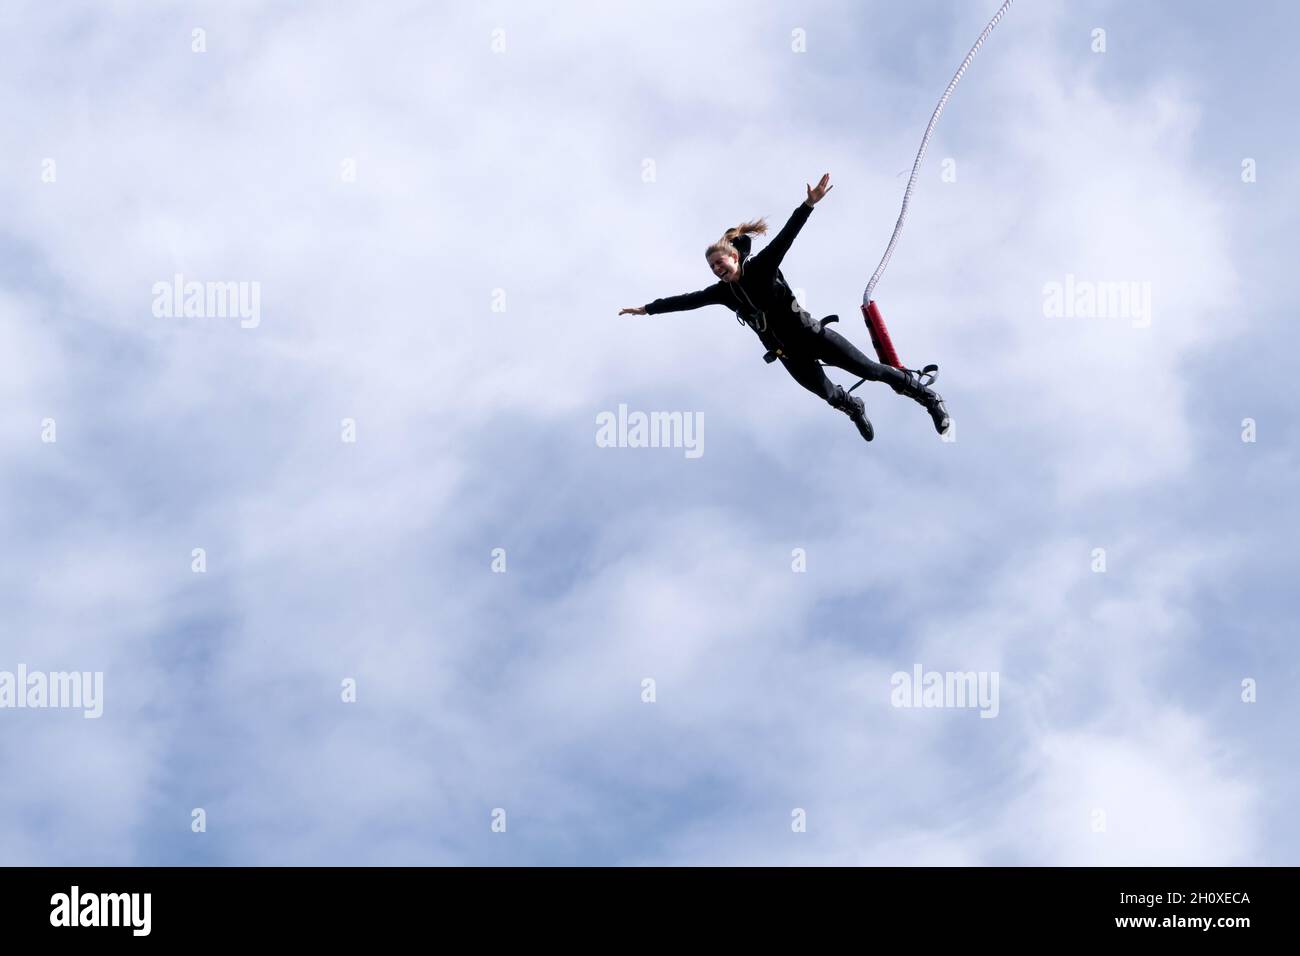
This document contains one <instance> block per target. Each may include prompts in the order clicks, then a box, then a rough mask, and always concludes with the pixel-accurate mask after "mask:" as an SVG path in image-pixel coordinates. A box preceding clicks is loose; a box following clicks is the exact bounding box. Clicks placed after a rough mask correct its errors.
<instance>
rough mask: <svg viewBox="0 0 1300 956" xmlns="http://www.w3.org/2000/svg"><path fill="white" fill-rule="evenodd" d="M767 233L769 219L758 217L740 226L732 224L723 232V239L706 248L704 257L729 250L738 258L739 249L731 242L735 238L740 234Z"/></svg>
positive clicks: (759, 234) (756, 234)
mask: <svg viewBox="0 0 1300 956" xmlns="http://www.w3.org/2000/svg"><path fill="white" fill-rule="evenodd" d="M766 234H767V220H765V219H756V220H754V221H753V222H742V223H741V224H740V225H739V226H732V227H731V228H730V229H728V230H727V231H726V232H724V233H723V234H722V238H721V239H719V240H718V241H717V242H715V243H714V244H713V245H711V246H709V248H707V249H705V250H704V257H705V258H706V259H707V258H708V257H709V256H711V255H713V254H714V253H715V252H729V253H731V254H732V255H734V256H735V257H736V258H740V253H739V251H738V250H737V249H736V247H735V246H733V245H732V244H731V243H732V240H733V239H736V238H737V237H739V236H762V235H766Z"/></svg>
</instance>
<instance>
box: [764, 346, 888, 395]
mask: <svg viewBox="0 0 1300 956" xmlns="http://www.w3.org/2000/svg"><path fill="white" fill-rule="evenodd" d="M791 346H792V348H790V349H789V350H788V351H789V352H790V353H791V354H788V355H783V356H781V364H782V365H784V366H785V370H786V371H787V372H789V373H790V374H791V375H792V376H793V377H794V380H795V381H796V382H798V383H799V384H800V385H802V386H803V387H804V388H806V389H808V391H810V392H812V393H813V394H814V395H820V396H821V397H822V398H824V399H825V400H826V401H828V402H831V403H832V404H834V400H835V399H836V397H837V396H838V395H839V387H838V386H837V385H836V384H835V383H834V382H832V381H831V380H830V379H829V378H827V377H826V373H825V372H823V371H822V367H821V366H820V365H818V364H817V359H822V360H823V361H824V362H825V363H826V364H827V365H832V366H834V367H835V368H842V369H844V371H846V372H852V373H853V374H854V375H856V376H858V378H865V379H867V380H869V381H872V382H886V383H887V384H890V385H902V384H904V383H905V382H906V381H907V377H906V376H905V375H904V374H903V373H902V372H900V371H899V370H898V369H896V368H894V367H893V366H892V365H882V364H881V363H880V362H873V361H872V360H871V359H869V358H867V357H866V356H865V355H863V354H862V352H861V351H860V350H859V349H858V347H857V346H856V345H854V344H853V343H852V342H850V341H849V340H848V339H846V338H845V337H844V336H842V335H840V334H839V333H838V332H836V331H835V330H834V329H830V328H823V329H822V331H821V334H820V335H817V334H814V333H812V332H809V333H808V334H807V335H801V336H799V338H798V340H797V341H796V342H791Z"/></svg>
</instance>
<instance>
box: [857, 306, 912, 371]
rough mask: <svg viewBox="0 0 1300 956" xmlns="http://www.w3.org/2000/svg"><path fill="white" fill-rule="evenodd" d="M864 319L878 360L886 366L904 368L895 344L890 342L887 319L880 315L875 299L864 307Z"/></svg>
mask: <svg viewBox="0 0 1300 956" xmlns="http://www.w3.org/2000/svg"><path fill="white" fill-rule="evenodd" d="M862 318H863V319H864V320H865V321H866V323H867V331H868V332H870V333H871V344H872V345H874V346H875V348H876V358H878V359H880V361H882V362H884V363H885V364H886V365H892V366H894V368H902V367H903V363H902V362H900V361H899V360H898V353H897V352H895V351H894V343H893V342H891V341H890V340H889V329H887V328H885V317H884V316H883V315H881V314H880V309H879V308H878V307H877V306H876V300H875V299H872V300H871V301H870V302H869V303H867V304H866V305H864V306H863V307H862Z"/></svg>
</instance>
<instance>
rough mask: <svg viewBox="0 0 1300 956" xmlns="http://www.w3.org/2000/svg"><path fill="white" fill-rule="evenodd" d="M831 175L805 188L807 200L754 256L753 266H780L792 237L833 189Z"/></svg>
mask: <svg viewBox="0 0 1300 956" xmlns="http://www.w3.org/2000/svg"><path fill="white" fill-rule="evenodd" d="M830 180H831V174H830V173H826V174H825V175H824V176H822V178H821V180H820V181H819V182H818V183H817V185H816V186H815V187H814V186H807V189H808V198H807V199H805V200H804V201H803V202H802V203H800V204H799V206H798V208H796V209H795V211H794V212H793V213H792V214H791V215H790V221H789V222H787V223H786V224H785V225H784V226H782V227H781V231H780V232H778V233H777V234H776V236H775V237H773V239H772V241H771V242H769V243H768V244H767V245H766V246H764V247H763V250H762V251H761V252H759V253H758V255H756V256H754V263H755V265H758V266H761V267H762V268H765V269H777V268H779V267H780V265H781V260H782V259H784V258H785V254H786V253H787V252H789V251H790V244H791V243H792V242H794V237H795V236H797V235H799V230H800V229H802V228H803V224H804V223H805V222H807V221H808V216H809V215H810V214H811V213H812V209H813V206H815V205H817V203H819V202H820V201H821V199H822V197H823V196H825V195H826V194H827V193H828V192H830V191H831V190H832V189H834V188H835V187H834V186H831V185H829V183H830Z"/></svg>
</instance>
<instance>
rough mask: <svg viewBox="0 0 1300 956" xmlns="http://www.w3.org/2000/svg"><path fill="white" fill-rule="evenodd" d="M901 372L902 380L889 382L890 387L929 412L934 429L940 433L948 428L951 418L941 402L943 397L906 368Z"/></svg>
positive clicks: (900, 370)
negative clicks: (896, 382)
mask: <svg viewBox="0 0 1300 956" xmlns="http://www.w3.org/2000/svg"><path fill="white" fill-rule="evenodd" d="M898 371H899V373H900V374H902V376H903V378H904V381H902V382H900V383H899V384H896V385H895V384H891V385H890V388H892V389H893V390H894V391H896V392H897V393H898V394H899V395H903V396H905V397H907V398H910V399H911V400H912V401H914V402H916V403H917V404H918V405H920V406H921V407H922V408H924V409H925V410H926V411H927V412H929V413H930V421H932V422H934V430H935V431H937V432H938V433H939V434H940V435H942V434H943V433H944V432H946V431H947V430H948V425H949V424H950V423H951V419H950V418H949V417H948V408H947V406H945V405H944V404H943V398H942V396H940V395H939V393H938V392H936V391H935V390H934V389H932V388H930V387H929V386H927V385H923V384H922V383H921V379H920V376H918V375H917V374H916V373H915V372H913V371H912V370H911V369H908V368H901V369H899V370H898Z"/></svg>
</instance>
